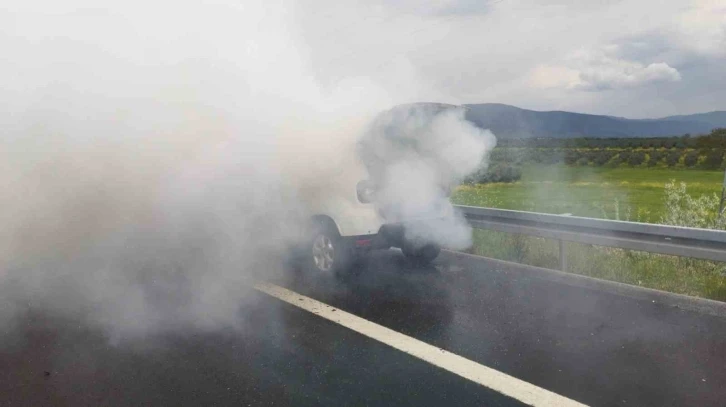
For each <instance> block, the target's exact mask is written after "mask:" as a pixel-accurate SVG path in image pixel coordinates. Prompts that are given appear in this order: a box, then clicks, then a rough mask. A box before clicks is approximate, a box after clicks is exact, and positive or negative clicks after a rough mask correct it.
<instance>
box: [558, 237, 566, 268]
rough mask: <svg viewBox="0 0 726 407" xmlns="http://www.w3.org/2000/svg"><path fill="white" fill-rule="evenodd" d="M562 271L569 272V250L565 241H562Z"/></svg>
mask: <svg viewBox="0 0 726 407" xmlns="http://www.w3.org/2000/svg"><path fill="white" fill-rule="evenodd" d="M559 242H560V270H562V271H567V250H566V247H565V241H564V240H560V241H559Z"/></svg>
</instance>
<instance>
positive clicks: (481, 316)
mask: <svg viewBox="0 0 726 407" xmlns="http://www.w3.org/2000/svg"><path fill="white" fill-rule="evenodd" d="M266 283H271V284H274V286H273V287H284V288H285V289H287V290H290V291H292V292H294V293H295V294H296V295H299V298H297V300H299V301H300V302H301V303H305V302H306V301H308V302H310V301H311V302H316V301H317V302H320V303H323V304H325V307H324V308H325V311H324V313H327V314H326V315H329V316H330V315H334V313H335V312H340V313H341V315H344V314H345V315H347V314H351V315H352V316H354V317H353V319H354V322H353V323H355V324H359V325H360V326H363V327H364V328H361V330H362V331H365V330H366V329H370V332H372V333H371V334H362V333H360V332H357V331H356V330H354V329H353V328H351V327H350V326H346V323H345V322H336V318H335V317H334V316H332V317H330V318H328V319H326V318H325V317H324V315H322V314H323V312H322V311H321V312H320V313H318V312H317V311H316V312H311V311H310V310H308V309H304V307H301V306H299V305H295V304H290V303H288V302H285V301H283V300H281V299H279V298H276V297H274V296H271V295H269V294H267V293H265V292H263V291H260V290H259V289H255V287H254V286H253V285H250V287H249V293H248V296H249V298H248V301H245V303H244V306H242V307H241V308H240V311H239V321H240V323H239V327H238V328H235V329H232V328H230V329H225V330H220V331H213V332H199V331H194V332H177V333H173V334H171V333H169V334H166V335H164V336H163V337H157V338H154V340H149V341H140V342H134V343H132V344H123V345H119V344H115V343H114V342H113V341H111V340H110V339H109V338H108V337H106V336H105V335H104V333H103V332H98V331H95V330H93V329H91V328H90V327H88V326H86V325H85V324H84V323H83V322H82V321H75V320H60V319H57V318H51V317H49V316H48V315H42V314H32V315H27V316H26V323H25V324H23V325H22V329H21V330H20V331H19V332H18V331H14V332H12V333H10V334H6V335H5V337H3V339H2V341H0V405H1V406H46V405H47V406H51V405H52V406H141V405H153V406H199V405H215V406H226V405H243V406H247V405H250V406H255V405H277V406H284V405H296V406H297V405H316V406H317V405H330V406H344V405H375V406H379V405H395V406H406V405H410V406H441V405H487V406H519V405H524V403H522V402H521V401H519V400H520V399H518V398H517V397H516V396H513V395H516V394H517V390H516V389H514V390H512V391H509V390H506V389H507V388H508V387H507V386H510V385H511V386H516V385H517V383H519V384H522V383H525V384H527V385H531V386H532V387H533V388H536V389H542V391H543V392H546V393H551V394H554V395H556V396H558V397H562V399H561V400H570V401H572V402H573V403H575V404H576V403H582V404H585V405H591V406H685V405H693V406H722V405H724V400H726V368H725V366H726V311H724V310H726V307H724V306H722V304H720V303H713V302H704V301H691V300H688V299H685V300H684V299H683V298H679V297H677V296H672V295H662V294H659V293H653V292H652V291H648V292H646V291H644V292H643V294H639V291H638V290H637V289H629V288H625V289H621V288H618V286H616V285H610V284H607V283H606V284H600V283H597V282H595V283H593V282H592V281H589V280H582V279H577V278H575V277H572V278H570V277H569V276H566V275H564V277H563V275H562V274H561V273H559V274H558V273H547V272H543V271H542V270H538V269H535V268H530V267H526V266H515V265H512V264H506V263H503V262H497V261H491V260H487V259H482V258H474V257H471V256H459V255H454V254H451V253H444V254H442V256H441V257H440V258H439V259H438V260H437V262H436V264H435V265H433V266H428V267H415V266H412V265H410V264H408V263H407V262H406V261H405V260H404V258H403V256H402V255H401V253H400V252H397V251H385V252H381V253H377V254H374V255H372V256H370V258H369V259H367V260H366V261H364V262H362V263H361V264H360V265H358V266H357V268H356V270H355V273H354V275H351V276H349V277H347V278H344V279H330V278H320V277H314V276H309V275H303V274H300V273H298V272H295V271H294V270H290V271H289V272H287V273H285V274H284V276H283V277H279V278H275V279H272V280H271V281H268V282H266ZM258 288H259V287H258ZM249 299H251V300H249ZM308 299H309V300H308ZM290 300H291V302H293V303H294V300H295V298H290ZM689 304H690V305H689ZM355 317H359V318H357V319H356V318H355ZM344 320H346V319H345V318H342V319H341V321H344ZM363 320H365V321H363ZM355 321H357V322H355ZM361 324H362V325H361ZM386 328H388V329H386ZM390 330H392V331H395V333H391V332H392V331H390ZM366 332H369V331H366ZM377 332H378V333H380V332H382V333H383V334H381V335H379V336H376V335H378V334H377ZM399 334H400V335H399ZM381 338H383V339H381ZM385 338H394V339H393V340H394V341H398V342H396V343H397V344H398V345H397V346H399V347H400V349H399V348H396V347H394V346H392V345H391V344H390V343H385V342H382V340H386V339H385ZM401 338H403V339H405V340H403V339H401ZM422 343H424V344H423V345H422ZM425 344H428V345H431V346H430V348H426V346H427V345H425ZM416 346H418V348H416V349H424V350H423V351H421V352H423V353H419V354H418V356H416V352H418V350H416V349H413V348H415V347H416ZM422 346H423V348H422ZM402 349H403V350H402ZM411 349H413V350H411ZM426 349H439V350H440V351H441V353H442V355H444V356H440V358H439V356H436V355H434V356H431V357H429V359H428V360H427V359H426V358H427V356H425V355H426V353H425V352H428V350H426ZM421 355H424V356H421ZM434 359H435V360H440V365H435V363H432V361H431V360H434ZM437 363H438V362H437ZM466 363H469V364H466ZM462 365H466V366H474V367H476V366H480V367H481V369H485V371H496V372H495V373H497V374H498V373H501V374H502V376H506V378H508V379H506V380H504V381H503V382H502V383H503V384H502V386H504V387H503V388H505V390H503V391H502V390H500V391H496V390H493V389H492V388H490V387H487V385H486V383H489V382H487V380H490V379H488V378H487V376H484V377H483V378H482V379H481V380H479V379H477V380H479V381H477V380H473V379H471V378H466V377H463V376H462V374H460V373H457V372H458V371H461V370H462V369H460V367H461V366H462ZM442 366H443V367H442ZM457 369H459V370H457ZM467 369H468V368H467ZM463 370H466V369H463ZM477 377H481V376H477ZM482 383H484V384H482ZM535 404H536V403H535ZM558 404H559V403H555V404H546V403H544V402H542V403H539V405H558Z"/></svg>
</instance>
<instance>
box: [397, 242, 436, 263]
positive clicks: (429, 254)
mask: <svg viewBox="0 0 726 407" xmlns="http://www.w3.org/2000/svg"><path fill="white" fill-rule="evenodd" d="M401 251H402V252H403V255H404V256H406V258H407V259H408V260H410V261H412V262H413V263H415V264H418V265H427V264H430V263H431V262H432V261H434V259H436V258H437V257H438V256H439V253H440V252H441V247H440V246H439V245H437V244H435V243H426V244H424V245H423V246H421V245H415V244H413V243H412V242H408V241H404V242H403V245H401Z"/></svg>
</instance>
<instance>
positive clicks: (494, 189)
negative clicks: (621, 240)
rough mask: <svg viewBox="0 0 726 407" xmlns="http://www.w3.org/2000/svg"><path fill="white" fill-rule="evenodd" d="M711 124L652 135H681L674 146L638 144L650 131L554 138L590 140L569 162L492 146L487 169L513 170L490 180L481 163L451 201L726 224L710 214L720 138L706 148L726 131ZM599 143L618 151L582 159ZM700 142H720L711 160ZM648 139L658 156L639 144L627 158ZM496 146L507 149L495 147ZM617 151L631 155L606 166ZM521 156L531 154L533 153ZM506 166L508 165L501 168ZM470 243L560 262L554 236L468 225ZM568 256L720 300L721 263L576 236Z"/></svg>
mask: <svg viewBox="0 0 726 407" xmlns="http://www.w3.org/2000/svg"><path fill="white" fill-rule="evenodd" d="M718 131H720V132H721V133H717V131H714V133H712V135H711V136H713V135H715V137H711V136H705V137H709V139H703V140H701V141H700V142H699V139H701V137H698V138H695V139H692V138H690V137H681V138H667V139H657V140H659V141H658V143H664V142H666V141H667V142H668V143H671V142H673V141H675V142H676V144H677V143H679V142H680V143H682V146H681V145H678V144H677V145H674V146H670V147H664V146H650V147H644V146H645V145H647V143H648V142H649V140H650V142H654V141H653V140H656V139H616V140H617V142H615V141H612V140H609V139H605V141H602V140H597V141H591V140H585V141H583V140H564V141H563V140H558V141H556V143H561V144H562V145H565V144H567V143H575V144H574V145H577V143H585V144H587V143H590V147H587V146H586V147H578V148H579V149H580V150H579V152H578V153H577V154H581V153H583V155H579V156H577V158H576V159H574V157H570V158H569V159H568V160H567V161H564V158H563V160H562V161H557V160H552V161H550V162H546V163H544V162H532V161H528V159H523V158H522V157H526V156H527V155H526V154H522V152H523V151H526V150H530V152H531V150H532V147H504V148H498V149H497V150H495V154H494V155H493V156H492V157H491V161H492V168H497V167H495V166H498V168H499V169H496V170H493V171H491V172H492V173H496V172H497V171H499V173H506V171H509V173H512V174H518V177H517V178H516V179H507V180H498V181H493V180H494V179H496V178H495V177H492V176H491V175H487V173H486V172H482V173H479V174H474V176H472V177H470V178H469V179H468V180H467V182H466V183H465V184H464V185H462V186H460V187H459V188H458V189H457V190H456V191H455V192H454V194H453V196H452V201H453V202H454V203H456V204H462V205H471V206H485V207H493V208H502V209H516V210H526V211H535V212H544V213H556V214H565V213H567V214H572V215H575V216H587V217H597V218H606V219H615V220H627V221H637V222H651V223H661V224H667V225H677V226H689V227H702V228H714V229H726V221H725V220H724V218H722V217H719V216H718V209H719V201H720V199H719V198H720V193H721V188H722V183H723V176H724V175H723V171H721V169H723V165H724V162H723V151H724V146H720V145H719V146H716V147H712V146H714V145H716V144H717V142H718V143H720V142H723V141H724V140H726V130H724V129H721V130H718ZM704 140H706V141H707V142H706V141H704ZM550 141H552V140H551V139H550ZM631 141H632V142H633V143H636V144H635V145H633V146H632V147H630V151H627V150H625V149H624V148H623V147H618V143H619V144H620V145H621V146H622V144H623V143H628V142H631ZM600 142H603V143H612V144H613V145H614V146H611V147H607V146H606V147H603V148H609V149H614V150H613V151H618V150H617V149H618V148H623V150H622V151H618V152H617V153H615V155H613V156H612V157H611V158H610V159H608V160H606V161H605V162H604V164H602V165H596V164H594V161H595V160H596V159H597V156H596V155H591V156H588V157H589V158H587V162H585V160H583V159H582V157H584V156H586V155H585V154H584V153H585V152H587V150H588V149H592V148H594V147H592V145H593V143H600ZM638 143H644V144H643V145H641V144H638ZM704 144H707V145H708V146H709V147H708V148H712V149H714V150H719V151H720V152H719V153H718V155H719V157H718V159H717V158H714V157H715V156H716V155H717V154H715V153H714V154H713V157H710V156H709V152H708V151H705V150H702V148H705V147H703V145H704ZM536 148H537V149H544V150H547V149H548V150H556V149H562V151H560V153H562V154H560V155H561V156H562V157H565V156H566V155H567V152H568V151H566V150H569V151H573V150H572V147H566V146H558V147H555V148H543V147H536ZM597 148H598V149H599V148H600V147H597ZM648 148H650V149H666V150H664V151H663V152H662V154H660V155H658V157H660V158H659V161H658V163H657V164H656V165H649V162H650V160H652V157H653V155H652V154H651V152H648V151H642V152H643V154H644V156H645V158H644V159H643V160H642V161H641V160H640V158H636V159H631V158H632V156H633V155H632V153H633V150H634V149H635V151H637V149H643V150H645V149H648ZM517 149H519V150H521V151H519V152H518V154H519V158H518V159H514V158H512V155H511V153H512V152H513V151H515V152H516V151H517ZM673 149H675V150H673ZM503 150H508V151H505V152H504V153H502V151H503ZM681 150H682V151H681ZM496 151H499V153H497V152H496ZM538 151H540V152H541V150H538ZM653 151H656V150H653ZM709 151H710V150H709ZM623 153H626V154H624V155H627V154H630V156H629V158H628V159H627V160H625V161H619V162H618V164H617V165H605V164H607V163H610V164H612V163H613V157H615V158H617V157H620V156H621V154H623ZM497 154H499V155H498V156H497ZM527 154H530V153H527ZM669 154H670V155H671V162H672V161H674V160H675V158H674V157H676V155H677V156H678V157H677V158H678V162H677V163H676V164H675V165H672V166H671V165H669V164H668V162H669V161H667V160H668V157H669ZM689 154H690V155H689ZM529 156H530V157H533V155H532V154H530V155H529ZM709 157H710V158H709ZM709 160H710V161H709ZM545 161H546V160H545ZM717 163H718V165H716V164H717ZM507 167H511V168H512V169H511V170H502V168H507ZM505 178H506V177H505ZM510 178H511V177H510ZM470 252H471V253H473V254H477V255H482V256H487V257H492V258H497V259H502V260H509V261H516V262H521V263H524V264H529V265H533V266H539V267H547V268H552V269H557V268H558V267H559V258H558V256H559V248H558V242H557V241H556V240H552V239H544V238H538V237H532V236H526V235H517V234H510V233H504V232H496V231H489V230H480V229H475V230H474V244H473V247H472V248H471V249H470ZM567 263H568V268H569V269H568V271H569V272H572V273H578V274H583V275H588V276H591V277H596V278H601V279H606V280H611V281H618V282H622V283H627V284H632V285H639V286H643V287H649V288H654V289H659V290H665V291H670V292H674V293H679V294H686V295H691V296H698V297H703V298H709V299H714V300H720V301H726V263H718V262H711V261H705V260H695V259H688V258H681V257H674V256H666V255H658V254H651V253H645V252H635V251H630V250H623V249H616V248H608V247H601V246H592V245H586V244H579V243H567Z"/></svg>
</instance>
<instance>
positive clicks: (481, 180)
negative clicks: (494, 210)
mask: <svg viewBox="0 0 726 407" xmlns="http://www.w3.org/2000/svg"><path fill="white" fill-rule="evenodd" d="M521 178H522V170H521V169H520V168H519V167H515V166H513V165H509V164H494V165H492V166H490V167H489V168H486V169H480V170H479V171H477V172H475V173H474V174H472V175H470V176H468V177H466V179H464V183H465V184H469V185H473V184H490V183H493V182H516V181H519V180H520V179H521Z"/></svg>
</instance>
